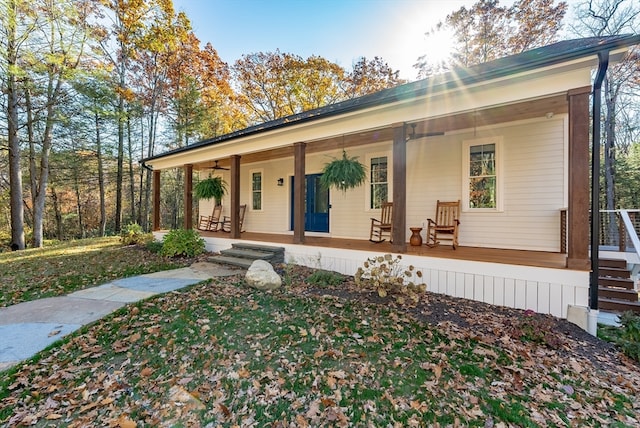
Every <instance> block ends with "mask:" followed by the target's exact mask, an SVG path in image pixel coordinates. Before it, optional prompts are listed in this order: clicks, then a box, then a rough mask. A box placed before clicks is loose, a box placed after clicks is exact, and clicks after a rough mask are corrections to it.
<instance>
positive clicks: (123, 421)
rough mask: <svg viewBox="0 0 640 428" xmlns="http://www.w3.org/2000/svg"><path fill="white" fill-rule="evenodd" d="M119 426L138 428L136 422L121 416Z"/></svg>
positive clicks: (121, 427) (122, 427)
mask: <svg viewBox="0 0 640 428" xmlns="http://www.w3.org/2000/svg"><path fill="white" fill-rule="evenodd" d="M117 424H118V425H117V426H118V427H120V428H136V427H137V426H138V424H137V423H136V422H135V421H132V420H131V419H129V418H127V417H126V416H120V418H119V419H118V422H117Z"/></svg>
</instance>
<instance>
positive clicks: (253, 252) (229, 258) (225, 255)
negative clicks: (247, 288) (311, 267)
mask: <svg viewBox="0 0 640 428" xmlns="http://www.w3.org/2000/svg"><path fill="white" fill-rule="evenodd" d="M258 259H261V260H266V261H268V262H269V263H271V264H272V265H275V264H278V263H284V248H283V247H271V246H267V245H257V244H256V245H254V244H246V243H236V244H232V245H231V248H229V249H228V250H222V251H220V254H217V255H215V256H212V257H209V259H208V260H209V261H210V262H212V263H218V264H224V265H231V266H236V267H241V268H244V269H248V268H249V266H251V263H253V262H254V260H258Z"/></svg>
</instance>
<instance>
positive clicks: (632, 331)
mask: <svg viewBox="0 0 640 428" xmlns="http://www.w3.org/2000/svg"><path fill="white" fill-rule="evenodd" d="M620 325H621V327H620V330H619V336H618V338H617V340H616V342H617V344H618V346H620V348H621V349H622V352H624V354H625V355H626V356H627V357H629V358H632V359H634V360H636V361H640V315H636V314H634V313H633V312H625V313H623V314H622V315H620Z"/></svg>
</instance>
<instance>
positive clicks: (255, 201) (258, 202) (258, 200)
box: [251, 171, 262, 211]
mask: <svg viewBox="0 0 640 428" xmlns="http://www.w3.org/2000/svg"><path fill="white" fill-rule="evenodd" d="M251 209H253V210H254V211H259V210H262V171H254V172H252V173H251Z"/></svg>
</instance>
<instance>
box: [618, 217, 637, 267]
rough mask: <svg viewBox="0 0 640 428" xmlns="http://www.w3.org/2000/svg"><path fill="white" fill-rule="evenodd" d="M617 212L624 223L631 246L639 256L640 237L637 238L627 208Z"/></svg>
mask: <svg viewBox="0 0 640 428" xmlns="http://www.w3.org/2000/svg"><path fill="white" fill-rule="evenodd" d="M633 211H636V210H633ZM619 212H620V218H621V219H622V222H623V223H624V228H625V229H626V230H627V234H628V235H629V238H630V239H631V243H632V244H633V248H634V249H635V250H636V254H637V255H638V257H639V258H640V238H638V232H636V228H635V227H634V226H633V223H632V222H631V217H629V210H619Z"/></svg>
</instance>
